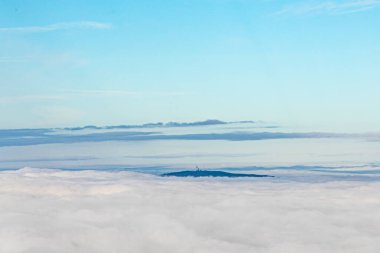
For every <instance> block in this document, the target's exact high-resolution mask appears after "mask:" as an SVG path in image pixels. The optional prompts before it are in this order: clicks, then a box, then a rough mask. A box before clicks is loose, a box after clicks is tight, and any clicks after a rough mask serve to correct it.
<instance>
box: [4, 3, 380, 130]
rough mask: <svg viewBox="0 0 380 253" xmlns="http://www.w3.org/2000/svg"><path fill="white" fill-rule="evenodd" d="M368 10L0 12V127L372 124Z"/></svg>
mask: <svg viewBox="0 0 380 253" xmlns="http://www.w3.org/2000/svg"><path fill="white" fill-rule="evenodd" d="M379 24H380V1H376V0H372V1H371V0H369V1H364V0H362V1H361V0H356V1H354V0H346V1H344V0H341V1H326V2H324V1H302V0H300V1H285V0H284V1H270V0H268V1H264V0H261V1H260V0H257V1H249V0H202V1H200V0H199V1H197V0H181V1H179V0H174V1H145V0H141V1H121V0H120V1H116V0H112V1H73V0H67V1H63V0H62V1H59V0H52V1H40V0H33V1H27V0H23V1H13V0H12V1H10V0H5V1H4V0H3V1H1V2H0V115H1V118H0V128H27V127H64V126H78V125H88V124H95V125H114V124H138V123H145V122H156V121H195V120H203V119H208V118H218V119H223V120H229V121H233V120H263V121H267V122H281V123H283V124H292V125H297V124H300V125H312V126H314V125H315V126H324V127H327V128H331V129H337V128H338V129H343V130H352V129H355V130H358V129H359V130H362V131H376V130H378V129H379V127H380V117H378V115H379V113H378V110H379V108H380V100H379V99H378V97H379V94H380V86H379V83H380V72H379V67H380V30H379Z"/></svg>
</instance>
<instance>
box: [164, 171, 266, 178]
mask: <svg viewBox="0 0 380 253" xmlns="http://www.w3.org/2000/svg"><path fill="white" fill-rule="evenodd" d="M161 176H163V177H273V176H269V175H257V174H243V173H229V172H225V171H209V170H185V171H178V172H170V173H164V174H161Z"/></svg>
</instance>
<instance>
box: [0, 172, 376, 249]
mask: <svg viewBox="0 0 380 253" xmlns="http://www.w3.org/2000/svg"><path fill="white" fill-rule="evenodd" d="M379 191H380V183H378V182H373V183H369V182H347V181H346V182H329V183H295V182H276V179H249V180H236V179H234V180H225V179H224V180H220V179H174V178H158V177H154V176H149V175H141V174H133V173H127V172H118V173H116V172H113V173H111V172H96V171H80V172H70V171H55V170H39V169H23V170H18V171H3V172H1V173H0V206H1V209H0V238H1V243H0V252H7V253H16V252H17V253H18V252H25V253H26V252H27V253H45V252H46V253H48V252H49V253H52V252H81V253H96V252H107V253H108V252H144V253H150V252H154V253H160V252H165V253H170V252H173V253H174V252H175V253H182V252H183V253H187V252H189V253H190V252H196V253H201V252H207V253H213V252H215V253H223V252H234V253H235V252H240V253H244V252H258V253H260V252H266V253H271V252H273V253H274V252H275V253H278V252H282V253H288V252H289V253H297V252H302V253H304V252H308V253H313V252H315V253H317V252H318V253H321V252H331V253H332V252H334V253H339V252H342V253H343V252H344V253H350V252H352V253H354V252H355V253H357V252H361V253H365V252H368V253H369V252H379V251H380V226H379V225H378V224H380V212H379V209H380V199H379V198H378V193H379Z"/></svg>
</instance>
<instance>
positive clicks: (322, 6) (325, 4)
mask: <svg viewBox="0 0 380 253" xmlns="http://www.w3.org/2000/svg"><path fill="white" fill-rule="evenodd" d="M378 6H380V0H350V1H303V2H299V3H297V4H292V5H287V6H285V7H284V8H283V9H282V10H280V11H279V12H277V14H295V15H304V14H331V15H339V14H348V13H354V12H361V11H367V10H370V9H373V8H376V7H378Z"/></svg>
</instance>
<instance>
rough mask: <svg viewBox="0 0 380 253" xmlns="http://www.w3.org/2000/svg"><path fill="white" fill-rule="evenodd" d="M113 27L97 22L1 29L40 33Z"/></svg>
mask: <svg viewBox="0 0 380 253" xmlns="http://www.w3.org/2000/svg"><path fill="white" fill-rule="evenodd" d="M110 28H112V25H111V24H109V23H102V22H96V21H79V22H64V23H55V24H50V25H42V26H21V27H0V32H20V33H38V32H52V31H58V30H73V29H94V30H104V29H110Z"/></svg>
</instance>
